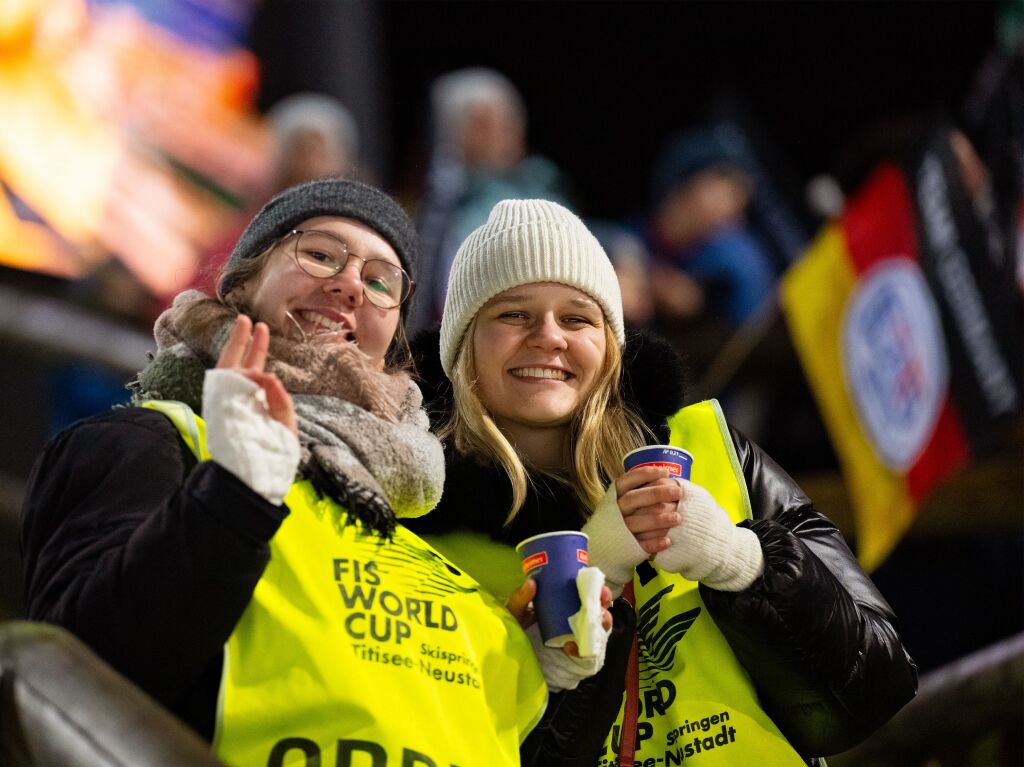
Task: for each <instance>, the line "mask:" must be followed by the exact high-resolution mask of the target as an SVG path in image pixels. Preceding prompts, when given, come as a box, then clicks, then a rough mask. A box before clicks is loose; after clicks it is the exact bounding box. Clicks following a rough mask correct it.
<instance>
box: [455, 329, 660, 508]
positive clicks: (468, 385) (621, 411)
mask: <svg viewBox="0 0 1024 767" xmlns="http://www.w3.org/2000/svg"><path fill="white" fill-rule="evenodd" d="M478 317H479V315H477V316H475V317H474V318H473V319H472V321H471V322H470V324H469V328H468V329H467V330H466V333H465V334H464V335H463V337H462V338H463V342H462V347H461V348H460V349H459V352H458V354H457V356H456V358H455V365H454V367H453V369H452V375H451V381H452V391H453V394H454V399H455V406H454V407H453V408H452V414H451V417H450V418H449V420H448V423H446V424H445V425H444V426H443V427H442V428H441V431H440V435H439V436H440V437H441V439H442V440H447V439H449V438H451V439H453V441H454V445H455V449H456V450H457V451H458V452H460V453H463V454H466V455H471V456H477V457H482V458H487V459H490V460H491V461H492V462H493V463H495V464H497V465H499V466H501V467H502V468H503V469H504V470H505V473H506V474H507V475H508V478H509V481H510V482H511V483H512V507H511V508H510V509H509V512H508V516H507V517H506V518H505V524H506V525H507V524H509V523H510V522H511V521H512V520H513V519H515V516H516V514H518V513H519V510H520V509H521V508H522V507H523V503H524V502H525V501H526V492H527V486H528V485H529V484H530V482H531V479H530V475H529V473H528V471H527V467H526V465H525V463H524V461H523V458H522V456H520V455H519V453H518V452H517V451H516V449H515V447H514V446H513V445H512V443H511V442H509V441H508V438H507V437H506V436H505V435H504V434H503V433H502V431H501V429H500V428H498V425H497V424H496V423H495V422H494V419H493V418H491V415H490V414H489V413H488V412H487V409H486V408H485V407H484V404H483V403H482V402H481V401H480V397H479V395H478V392H477V376H476V355H475V352H474V349H473V335H474V331H475V329H476V323H477V318H478ZM604 333H605V339H606V344H605V355H604V362H603V365H602V369H601V373H600V374H599V376H598V379H597V381H595V383H594V388H593V389H592V390H591V392H590V395H589V396H588V397H587V398H586V400H585V401H584V403H583V405H582V406H581V407H580V408H579V409H578V410H577V411H576V412H575V413H573V416H572V420H571V422H570V425H569V451H570V455H571V456H572V460H571V465H570V466H568V467H565V470H564V471H562V472H558V471H550V470H545V469H539V468H534V469H533V470H534V471H537V472H540V473H543V474H545V475H547V476H549V477H551V478H553V479H555V480H557V481H559V482H562V483H564V484H566V485H568V486H570V487H571V488H572V489H573V491H574V492H575V493H576V496H577V497H578V498H579V500H580V501H581V502H582V503H583V505H584V506H585V507H586V508H587V509H588V510H589V509H593V508H594V506H595V505H597V502H598V501H599V500H600V499H601V496H602V495H604V492H605V487H606V485H607V484H608V483H609V482H610V481H611V480H612V479H613V478H615V477H617V476H618V475H619V474H620V473H621V472H622V456H624V455H625V454H626V453H628V452H629V451H630V450H633V449H635V448H638V447H642V446H643V445H644V444H646V440H645V437H646V436H647V435H649V434H650V429H648V428H647V426H646V425H645V424H644V423H643V421H642V420H641V419H640V417H639V416H637V415H636V414H635V413H634V412H633V411H632V410H631V409H630V408H629V406H628V405H627V404H626V402H625V400H624V399H623V397H622V393H621V391H620V388H619V383H620V379H621V377H622V349H621V347H620V346H619V342H618V339H617V338H616V337H615V334H614V332H613V331H612V329H611V326H610V325H609V324H608V323H605V325H604Z"/></svg>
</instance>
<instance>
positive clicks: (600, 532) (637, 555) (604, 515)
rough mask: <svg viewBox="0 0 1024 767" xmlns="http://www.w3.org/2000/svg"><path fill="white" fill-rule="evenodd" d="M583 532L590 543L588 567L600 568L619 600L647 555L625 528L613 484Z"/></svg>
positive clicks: (614, 595)
mask: <svg viewBox="0 0 1024 767" xmlns="http://www.w3.org/2000/svg"><path fill="white" fill-rule="evenodd" d="M583 532H584V533H586V534H587V537H588V538H589V539H590V543H589V548H590V557H589V558H590V564H591V565H593V566H594V567H600V568H601V571H602V572H603V573H604V577H605V581H606V582H607V583H608V588H609V589H611V592H612V597H613V598H615V597H618V596H619V594H621V593H622V588H623V586H625V585H626V582H627V581H628V580H629V579H630V578H632V577H633V568H635V567H636V566H637V565H638V564H640V563H641V562H643V561H644V560H645V559H647V552H646V551H644V550H643V548H642V547H641V546H640V544H639V543H637V542H636V538H634V537H633V533H631V532H630V531H629V528H628V527H626V521H625V520H624V519H623V518H622V511H621V510H620V509H619V497H618V492H617V491H616V489H615V483H614V482H612V484H611V485H610V486H609V487H608V490H607V492H605V494H604V497H603V498H602V499H601V500H600V502H599V503H598V504H597V508H595V509H594V513H593V514H592V515H591V516H590V519H588V520H587V522H586V524H585V525H583Z"/></svg>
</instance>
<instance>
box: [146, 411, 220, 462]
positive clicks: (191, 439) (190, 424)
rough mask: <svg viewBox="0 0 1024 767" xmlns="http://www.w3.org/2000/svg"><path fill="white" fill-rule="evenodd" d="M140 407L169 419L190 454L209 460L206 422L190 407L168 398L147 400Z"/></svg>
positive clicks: (202, 459) (201, 459)
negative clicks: (154, 411)
mask: <svg viewBox="0 0 1024 767" xmlns="http://www.w3.org/2000/svg"><path fill="white" fill-rule="evenodd" d="M142 407H144V408H146V409H148V410H156V411H157V412H158V413H163V414H164V415H165V416H167V417H168V418H169V419H171V423H173V424H174V425H175V426H176V427H177V429H178V433H180V434H181V438H182V439H183V440H185V444H186V445H188V448H189V450H191V451H192V454H193V455H195V457H196V458H197V459H199V460H200V461H209V460H210V451H209V450H207V448H206V423H205V422H204V421H203V419H202V418H200V417H199V416H198V415H196V413H195V411H194V410H193V409H192V408H190V407H189V406H188V405H186V404H185V403H184V402H178V401H177V400H170V399H151V400H147V401H146V402H143V403H142Z"/></svg>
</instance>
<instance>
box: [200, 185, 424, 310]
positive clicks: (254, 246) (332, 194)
mask: <svg viewBox="0 0 1024 767" xmlns="http://www.w3.org/2000/svg"><path fill="white" fill-rule="evenodd" d="M315 216H343V217H344V218H351V219H355V220H356V221H359V222H360V223H363V224H366V225H367V226H368V227H370V228H371V229H373V230H374V231H375V232H377V233H378V234H379V235H380V236H381V237H383V238H384V239H385V240H387V242H388V244H389V245H391V247H393V248H394V249H395V253H396V254H397V255H398V259H399V260H400V261H401V263H402V268H403V269H405V271H407V272H408V273H409V276H410V277H411V278H412V279H413V280H415V279H416V273H415V266H416V255H417V245H416V229H415V227H414V226H413V223H412V221H411V220H410V219H409V216H408V215H406V213H405V211H404V210H402V207H401V206H400V205H399V204H398V203H397V202H395V200H393V199H392V198H391V197H390V196H388V195H387V194H385V193H384V192H382V191H380V190H379V189H377V188H376V187H372V186H368V185H367V184H362V183H360V182H358V181H349V180H347V179H339V178H324V179H318V180H316V181H307V182H306V183H304V184H298V185H297V186H293V187H290V188H289V189H285V190H284V191H283V192H281V193H280V194H278V195H276V196H275V197H274V198H273V199H271V200H270V202H268V203H267V204H266V205H264V206H263V209H262V210H261V211H260V212H259V213H257V214H256V216H255V217H254V218H253V220H252V221H250V222H249V226H247V227H246V228H245V231H244V232H242V236H241V237H239V238H238V242H237V243H236V244H235V249H234V250H233V251H231V257H230V258H229V259H228V263H227V265H226V268H227V269H230V268H231V267H232V266H233V265H235V264H236V263H237V262H239V261H242V260H243V259H247V258H255V257H256V256H258V255H259V254H260V253H262V252H263V251H264V250H266V249H267V248H268V247H270V246H271V245H272V244H273V243H274V241H275V240H277V239H278V238H280V237H283V236H284V235H286V234H288V232H290V231H291V230H292V229H293V228H294V227H295V226H297V225H298V224H300V223H302V222H303V221H305V220H306V219H308V218H314V217H315ZM234 287H235V285H234V284H233V283H232V282H229V281H224V282H223V283H221V286H220V294H221V295H222V296H225V295H227V294H228V293H229V292H230V291H231V289H232V288H234ZM407 304H408V302H406V305H403V307H402V308H403V309H407Z"/></svg>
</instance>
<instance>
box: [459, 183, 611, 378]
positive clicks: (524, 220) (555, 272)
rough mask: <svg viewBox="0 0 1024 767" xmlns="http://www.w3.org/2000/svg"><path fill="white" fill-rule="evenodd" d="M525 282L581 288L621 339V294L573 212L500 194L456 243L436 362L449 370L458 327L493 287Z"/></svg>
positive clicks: (608, 263)
mask: <svg viewBox="0 0 1024 767" xmlns="http://www.w3.org/2000/svg"><path fill="white" fill-rule="evenodd" d="M532 282H558V283H561V284H563V285H569V286H571V287H574V288H576V289H577V290H581V291H583V292H584V293H586V294H587V295H588V296H590V297H591V298H593V299H594V300H595V301H597V303H598V304H599V305H600V306H601V309H602V310H603V311H604V316H605V320H606V321H607V322H608V324H609V325H611V327H612V331H613V332H614V333H615V337H616V338H617V339H618V341H619V344H624V343H625V330H624V326H623V322H622V295H621V294H620V292H619V281H618V278H617V277H616V275H615V270H614V269H613V268H612V264H611V261H609V260H608V256H607V255H606V254H605V252H604V249H603V248H602V247H601V246H600V244H598V242H597V238H595V237H594V235H592V234H591V233H590V232H589V231H588V229H587V227H586V226H585V225H584V224H583V222H582V221H580V219H579V217H577V216H576V215H575V214H574V213H572V212H571V211H569V210H567V209H566V208H563V207H562V206H561V205H558V204H557V203H554V202H549V201H547V200H502V201H501V202H499V203H498V204H497V205H495V206H494V208H493V209H492V210H491V214H490V215H489V216H488V217H487V223H485V224H484V225H483V226H481V227H480V228H479V229H476V230H474V231H473V232H472V233H471V234H470V235H469V237H467V238H466V241H465V242H463V243H462V245H461V246H460V247H459V251H458V253H456V254H455V260H454V261H453V262H452V269H451V272H450V273H449V276H448V293H447V295H446V296H445V301H444V314H443V315H442V318H441V365H442V367H444V372H445V373H447V374H448V375H451V372H452V368H453V367H454V365H455V358H456V356H458V353H459V348H460V347H461V345H462V339H463V336H464V335H465V333H466V328H468V327H469V323H470V322H472V321H473V317H474V316H476V313H477V312H478V311H480V308H481V307H482V306H483V305H484V304H486V303H487V302H488V301H490V300H491V299H492V298H494V297H495V296H496V295H498V294H499V293H503V292H504V291H506V290H508V289H509V288H514V287H517V286H519V285H527V284H529V283H532Z"/></svg>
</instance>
